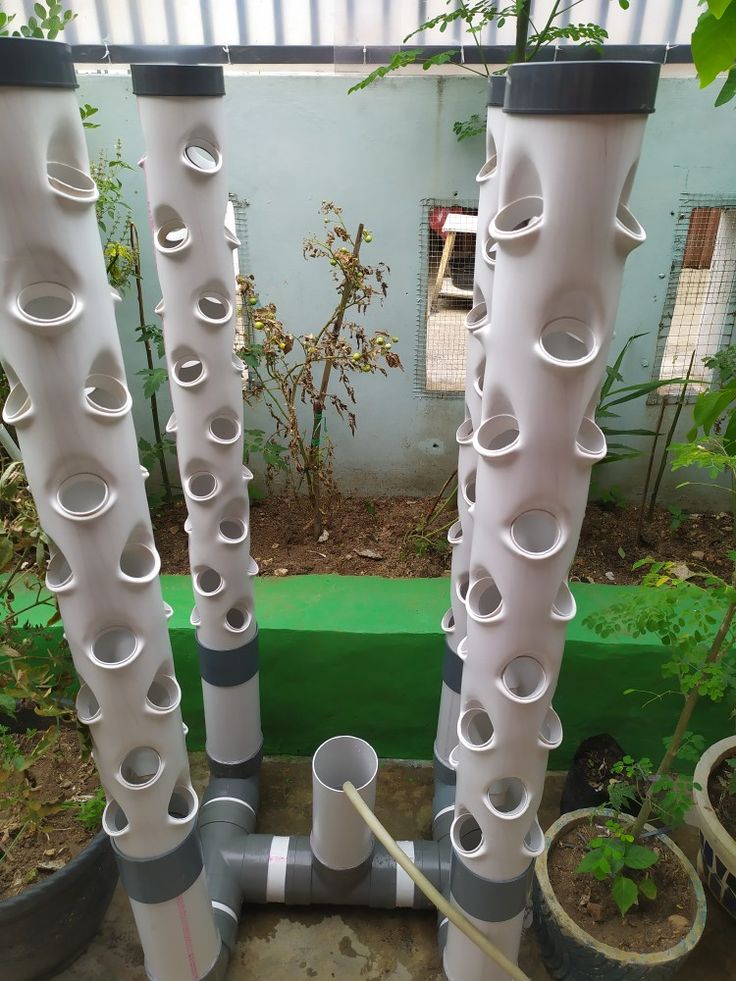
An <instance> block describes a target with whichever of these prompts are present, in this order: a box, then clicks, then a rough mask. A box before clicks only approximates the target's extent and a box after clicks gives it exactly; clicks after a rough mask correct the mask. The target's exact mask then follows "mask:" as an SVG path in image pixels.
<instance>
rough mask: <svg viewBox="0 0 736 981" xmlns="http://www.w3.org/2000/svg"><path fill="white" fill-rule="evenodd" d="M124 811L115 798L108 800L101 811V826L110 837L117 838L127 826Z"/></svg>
mask: <svg viewBox="0 0 736 981" xmlns="http://www.w3.org/2000/svg"><path fill="white" fill-rule="evenodd" d="M129 826H130V825H129V822H128V818H127V816H126V814H125V811H124V810H123V809H122V807H121V806H120V804H118V802H117V801H116V800H109V801H108V802H107V804H106V805H105V810H104V811H103V812H102V827H103V829H104V831H105V833H106V834H107V835H109V836H110V837H111V838H119V837H120V835H122V834H125V832H126V831H127V830H128V828H129Z"/></svg>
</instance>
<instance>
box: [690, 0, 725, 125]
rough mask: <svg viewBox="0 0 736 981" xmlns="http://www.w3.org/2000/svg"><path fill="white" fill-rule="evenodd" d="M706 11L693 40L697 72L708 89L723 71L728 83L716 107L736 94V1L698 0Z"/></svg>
mask: <svg viewBox="0 0 736 981" xmlns="http://www.w3.org/2000/svg"><path fill="white" fill-rule="evenodd" d="M699 3H700V4H701V5H702V6H705V7H706V9H705V10H704V11H703V12H702V14H701V15H700V17H699V18H698V23H697V24H696V25H695V30H694V31H693V36H692V40H691V47H692V52H693V61H694V62H695V70H696V71H697V73H698V78H699V79H700V87H701V88H705V87H706V86H708V85H710V84H711V83H712V82H714V81H715V80H716V78H717V77H718V75H720V74H721V73H722V72H727V73H728V74H727V76H726V80H725V82H724V83H723V86H722V88H721V90H720V92H719V93H718V95H717V96H716V102H715V104H716V105H717V106H722V105H725V103H727V102H730V101H731V99H733V97H734V96H735V95H736V0H699Z"/></svg>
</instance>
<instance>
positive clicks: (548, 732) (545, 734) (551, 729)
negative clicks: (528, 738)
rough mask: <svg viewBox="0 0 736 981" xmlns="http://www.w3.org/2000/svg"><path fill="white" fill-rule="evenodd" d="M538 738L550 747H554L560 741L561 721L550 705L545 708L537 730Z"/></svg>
mask: <svg viewBox="0 0 736 981" xmlns="http://www.w3.org/2000/svg"><path fill="white" fill-rule="evenodd" d="M539 738H540V739H541V741H542V742H543V743H544V744H545V746H548V747H549V748H550V749H556V748H557V746H559V745H560V743H561V742H562V723H561V722H560V717H559V715H558V714H557V713H556V712H555V710H554V709H553V708H551V707H550V708H548V709H547V714H546V715H545V717H544V721H543V722H542V726H541V728H540V730H539Z"/></svg>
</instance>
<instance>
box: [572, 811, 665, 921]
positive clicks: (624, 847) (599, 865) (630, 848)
mask: <svg viewBox="0 0 736 981" xmlns="http://www.w3.org/2000/svg"><path fill="white" fill-rule="evenodd" d="M606 829H607V831H608V834H607V835H599V836H597V837H595V838H591V839H590V841H589V842H588V851H587V852H586V854H585V855H584V857H583V859H582V861H581V862H580V864H579V865H578V867H577V869H576V870H575V871H576V872H587V873H589V874H590V875H592V876H593V877H594V878H596V879H597V880H598V881H599V882H605V883H606V884H607V885H608V886H609V888H610V890H611V897H612V899H613V901H614V902H615V903H616V906H617V907H618V910H619V912H620V913H621V916H625V915H626V914H627V913H628V911H629V910H630V909H631V907H632V906H633V905H634V903H636V902H637V901H638V898H639V896H644V897H646V898H647V899H656V897H657V887H656V885H655V884H654V882H653V881H652V880H651V879H650V878H649V877H648V876H645V877H644V878H640V879H633V878H632V877H631V875H630V874H627V873H629V871H630V870H633V871H646V870H647V869H650V868H651V867H652V866H653V865H655V864H656V862H657V859H658V857H659V856H658V855H657V853H656V852H655V851H654V850H653V849H651V848H646V847H645V846H644V845H638V844H637V843H636V840H635V838H634V836H633V835H632V834H631V833H630V832H629V831H628V829H627V827H626V826H625V825H623V824H621V823H620V822H619V821H617V820H614V819H609V820H608V821H606Z"/></svg>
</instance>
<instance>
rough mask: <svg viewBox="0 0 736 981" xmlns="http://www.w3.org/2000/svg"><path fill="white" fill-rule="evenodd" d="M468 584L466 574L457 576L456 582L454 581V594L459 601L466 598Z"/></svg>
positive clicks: (463, 601) (462, 601)
mask: <svg viewBox="0 0 736 981" xmlns="http://www.w3.org/2000/svg"><path fill="white" fill-rule="evenodd" d="M469 585H470V580H469V578H468V576H459V577H458V580H457V582H456V583H455V595H456V596H457V598H458V599H459V600H460V602H461V603H465V602H466V600H467V598H468V586H469Z"/></svg>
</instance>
